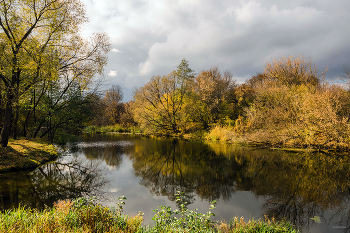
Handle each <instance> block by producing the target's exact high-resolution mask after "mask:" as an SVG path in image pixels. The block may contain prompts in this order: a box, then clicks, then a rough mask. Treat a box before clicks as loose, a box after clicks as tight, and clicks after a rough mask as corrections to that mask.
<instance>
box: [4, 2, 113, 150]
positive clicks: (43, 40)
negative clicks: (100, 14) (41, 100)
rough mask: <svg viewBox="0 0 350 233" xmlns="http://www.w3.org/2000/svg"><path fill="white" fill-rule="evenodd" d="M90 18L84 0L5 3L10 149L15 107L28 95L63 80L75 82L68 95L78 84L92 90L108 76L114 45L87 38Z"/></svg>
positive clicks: (104, 39)
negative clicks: (98, 77) (84, 28)
mask: <svg viewBox="0 0 350 233" xmlns="http://www.w3.org/2000/svg"><path fill="white" fill-rule="evenodd" d="M86 20H87V19H86V16H85V10H84V7H83V5H82V3H81V2H80V1H78V0H74V1H73V0H33V1H28V0H12V1H1V2H0V46H1V48H2V49H1V52H0V66H1V70H0V80H1V84H0V86H1V87H2V96H3V99H2V101H3V112H4V116H3V126H2V131H1V140H0V143H1V145H2V146H7V143H8V139H9V136H10V133H11V125H12V123H13V116H14V114H13V113H14V107H15V106H18V103H19V100H20V98H21V97H22V96H23V95H25V94H26V93H28V92H29V91H31V90H34V89H35V88H36V86H37V85H49V83H50V82H55V81H56V80H58V79H61V78H66V79H68V80H70V81H68V84H67V86H65V87H63V92H64V90H65V89H66V90H68V89H69V86H70V85H69V83H74V82H75V81H78V82H80V83H81V84H82V87H84V86H85V87H87V85H88V84H89V83H91V80H92V78H93V76H94V75H95V74H97V73H101V72H102V69H103V66H104V65H105V64H106V62H107V56H106V55H107V53H108V51H109V41H108V38H107V36H106V35H104V34H95V35H94V36H93V37H92V38H90V39H83V38H81V37H80V36H79V34H78V33H79V29H80V26H81V25H82V23H84V22H86ZM43 91H45V90H43ZM32 93H34V92H32ZM33 106H35V104H34V105H33ZM33 111H35V110H33ZM16 112H17V113H18V111H16ZM17 116H18V114H17ZM17 116H16V117H17Z"/></svg>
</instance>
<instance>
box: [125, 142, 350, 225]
mask: <svg viewBox="0 0 350 233" xmlns="http://www.w3.org/2000/svg"><path fill="white" fill-rule="evenodd" d="M131 158H132V161H133V168H134V170H135V175H136V176H138V177H140V178H141V181H140V183H141V184H142V185H144V186H145V187H147V188H148V189H149V190H150V192H151V193H152V194H154V195H163V196H164V195H166V196H168V197H169V199H170V200H174V192H175V191H177V190H181V191H183V192H185V194H186V195H187V197H189V201H190V203H191V202H193V201H194V198H195V196H197V197H199V198H201V199H205V200H208V201H211V200H214V199H215V200H219V201H228V200H229V199H230V198H232V195H234V194H235V193H236V192H239V191H250V192H252V193H254V195H255V196H256V197H258V198H262V199H264V200H265V201H264V204H263V205H262V210H263V212H264V213H263V215H266V216H268V217H269V218H272V217H273V218H275V219H277V220H282V219H288V220H289V221H291V222H292V223H293V224H294V225H296V226H298V228H299V229H309V228H310V227H311V226H313V225H315V224H316V223H315V222H314V221H313V220H311V219H310V218H312V217H314V216H320V217H321V219H322V222H323V223H324V224H326V225H328V226H329V227H336V226H341V227H343V228H342V229H343V230H347V229H349V218H350V217H349V216H350V215H349V205H348V204H349V197H350V196H349V190H350V189H349V187H350V182H349V181H350V180H349V174H350V167H349V165H350V161H349V158H348V157H347V156H335V155H332V156H329V155H326V154H322V153H314V154H308V153H290V152H288V153H287V152H284V151H271V150H259V149H251V148H250V149H249V148H242V147H234V146H232V147H231V148H230V150H227V145H226V146H222V147H221V149H220V146H218V145H217V144H212V145H205V144H201V143H191V142H186V141H178V140H173V141H171V142H170V141H168V140H152V141H143V142H139V143H137V144H135V147H134V151H132V153H131ZM260 217H263V216H260Z"/></svg>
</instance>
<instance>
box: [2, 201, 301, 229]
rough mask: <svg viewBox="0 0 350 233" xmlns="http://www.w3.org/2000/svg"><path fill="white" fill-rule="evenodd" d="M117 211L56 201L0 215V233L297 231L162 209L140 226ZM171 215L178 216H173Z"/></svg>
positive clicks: (86, 203) (271, 222) (85, 203)
mask: <svg viewBox="0 0 350 233" xmlns="http://www.w3.org/2000/svg"><path fill="white" fill-rule="evenodd" d="M119 200H120V201H121V202H119V203H117V204H118V207H119V208H109V207H105V206H101V205H98V204H94V203H93V202H90V201H87V200H86V199H83V198H78V199H76V200H73V201H70V200H66V201H58V202H56V203H55V204H54V207H52V208H46V209H45V210H42V211H38V210H35V209H24V208H18V209H15V210H12V211H7V212H4V213H0V223H1V224H0V231H1V232H33V231H35V232H225V233H226V232H227V233H230V232H281V233H282V232H285V233H287V232H291V233H296V232H298V231H297V230H296V229H295V228H294V227H293V226H292V225H291V224H290V223H288V222H276V221H274V220H268V219H266V220H265V221H263V220H249V221H248V222H245V221H244V219H243V218H238V217H236V218H233V219H232V220H231V221H230V223H226V222H224V221H220V222H219V221H212V220H210V217H211V216H212V215H213V214H212V213H211V212H210V211H209V212H207V213H206V214H201V213H197V212H196V210H193V211H189V210H188V209H187V208H186V207H182V210H181V211H173V210H171V208H170V207H164V206H161V207H160V210H155V212H156V214H155V215H154V218H153V220H154V221H155V223H154V224H152V225H150V226H146V227H144V226H142V225H141V224H142V222H143V217H142V213H139V214H137V215H136V216H129V215H124V214H122V210H123V208H122V205H123V204H125V203H124V202H122V200H124V199H119ZM174 214H178V217H175V215H174Z"/></svg>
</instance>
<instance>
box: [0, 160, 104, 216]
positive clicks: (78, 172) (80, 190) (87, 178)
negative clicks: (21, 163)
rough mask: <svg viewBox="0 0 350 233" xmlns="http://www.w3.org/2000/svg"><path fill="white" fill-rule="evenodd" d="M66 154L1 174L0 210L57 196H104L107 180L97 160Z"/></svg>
mask: <svg viewBox="0 0 350 233" xmlns="http://www.w3.org/2000/svg"><path fill="white" fill-rule="evenodd" d="M67 158H68V157H65V158H63V159H61V160H59V161H58V162H54V163H48V164H45V165H43V166H41V167H39V168H37V169H36V170H35V171H32V172H21V173H8V174H2V175H0V179H1V183H0V192H1V193H0V210H7V209H12V208H15V207H18V206H19V205H21V206H23V205H24V206H26V207H32V208H39V209H41V208H43V207H44V206H45V205H47V206H52V204H53V203H54V202H55V201H57V200H60V199H61V200H62V199H74V198H77V197H82V196H103V193H102V188H103V187H104V186H105V185H106V183H107V180H106V179H105V178H104V175H103V173H104V171H103V169H101V166H99V163H97V162H96V161H92V162H91V161H82V160H79V159H78V158H72V160H71V161H67Z"/></svg>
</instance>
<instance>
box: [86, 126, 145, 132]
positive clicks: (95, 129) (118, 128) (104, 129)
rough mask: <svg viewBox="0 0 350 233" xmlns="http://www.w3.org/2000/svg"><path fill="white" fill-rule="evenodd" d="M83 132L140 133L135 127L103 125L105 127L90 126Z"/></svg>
mask: <svg viewBox="0 0 350 233" xmlns="http://www.w3.org/2000/svg"><path fill="white" fill-rule="evenodd" d="M83 132H85V133H90V134H94V133H140V129H138V128H137V127H135V126H131V127H123V126H121V125H118V124H115V125H105V126H97V125H90V126H87V127H85V128H84V130H83Z"/></svg>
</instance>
